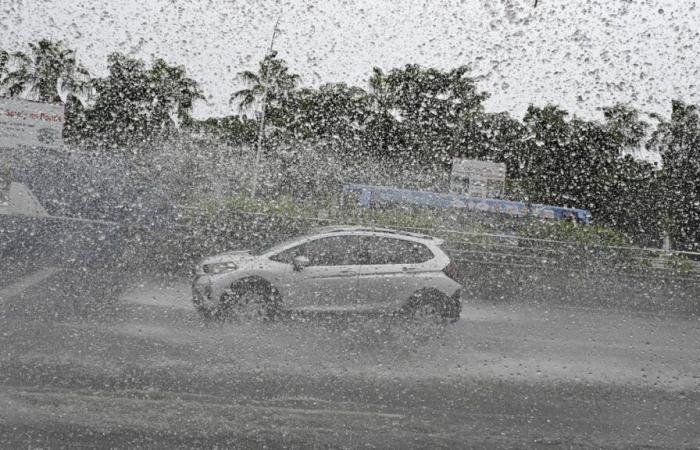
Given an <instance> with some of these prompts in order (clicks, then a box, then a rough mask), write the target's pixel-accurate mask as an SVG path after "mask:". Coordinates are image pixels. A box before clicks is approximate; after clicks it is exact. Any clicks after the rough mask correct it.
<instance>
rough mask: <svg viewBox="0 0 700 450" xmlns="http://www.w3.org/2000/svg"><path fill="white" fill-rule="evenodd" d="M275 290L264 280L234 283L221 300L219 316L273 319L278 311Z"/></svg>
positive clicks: (255, 319)
mask: <svg viewBox="0 0 700 450" xmlns="http://www.w3.org/2000/svg"><path fill="white" fill-rule="evenodd" d="M278 309H279V300H278V295H276V292H275V290H274V289H273V288H272V287H271V286H270V285H269V284H268V283H267V282H265V281H264V280H259V279H249V280H243V281H241V282H238V283H236V284H234V285H232V286H231V287H230V288H229V289H228V290H226V291H225V292H224V293H223V294H222V296H221V300H220V302H219V307H218V309H217V313H216V315H217V317H218V318H221V319H224V318H233V319H238V320H243V321H264V320H272V319H274V318H275V316H276V315H277V313H278Z"/></svg>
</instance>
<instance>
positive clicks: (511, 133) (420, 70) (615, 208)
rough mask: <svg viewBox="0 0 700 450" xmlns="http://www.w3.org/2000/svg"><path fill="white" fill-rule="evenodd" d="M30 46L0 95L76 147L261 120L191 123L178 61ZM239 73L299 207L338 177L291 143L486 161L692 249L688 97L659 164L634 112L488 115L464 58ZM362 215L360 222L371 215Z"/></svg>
mask: <svg viewBox="0 0 700 450" xmlns="http://www.w3.org/2000/svg"><path fill="white" fill-rule="evenodd" d="M28 48H29V50H28V51H27V52H26V53H24V52H11V51H9V50H7V49H0V95H5V96H25V97H27V98H32V99H36V100H40V101H46V102H64V103H65V105H66V127H65V137H66V138H67V139H71V140H73V141H74V142H80V143H92V144H95V146H99V147H103V148H108V149H109V148H113V149H117V148H119V149H123V148H129V149H130V150H132V151H133V152H134V153H136V154H139V152H141V151H145V149H148V148H151V147H153V144H154V143H156V142H158V141H160V140H163V138H167V137H168V136H170V135H172V134H175V133H178V132H179V131H178V129H183V128H184V129H186V130H187V131H188V132H194V134H195V135H196V134H198V133H199V134H202V135H208V136H213V137H214V138H215V139H218V140H220V141H223V142H225V143H228V144H232V145H240V144H250V143H253V142H254V141H255V138H256V136H257V134H258V129H259V128H260V126H261V125H263V124H261V123H259V122H258V121H257V120H253V119H249V118H247V117H245V116H244V115H243V114H240V115H238V116H229V117H224V118H209V119H205V120H200V121H197V120H194V119H193V118H192V117H191V112H192V108H193V105H194V103H195V102H196V101H198V100H201V99H203V95H202V92H201V91H200V89H199V86H198V84H197V83H196V82H195V81H194V80H193V79H191V78H189V77H188V76H187V72H186V70H185V68H184V67H180V66H171V65H169V64H168V63H167V62H165V61H164V60H162V59H158V60H155V61H154V62H153V64H152V65H151V66H147V65H146V64H145V63H144V62H143V61H141V60H139V59H134V58H130V57H127V56H125V55H122V54H119V53H114V54H112V55H110V56H109V57H108V60H107V63H108V75H107V76H106V77H104V78H97V79H91V78H90V76H89V74H88V72H87V71H86V70H85V69H84V67H83V66H82V65H81V64H80V63H79V62H78V60H77V57H76V54H75V51H73V50H71V49H69V48H66V46H65V45H64V44H63V43H62V42H61V41H50V40H47V39H42V40H40V41H38V42H36V43H31V44H29V46H28ZM239 75H240V78H241V79H242V80H243V81H244V82H245V83H246V87H245V88H244V89H241V90H239V91H237V92H235V93H233V95H232V96H231V101H232V102H235V103H237V106H238V112H239V113H242V112H244V111H248V112H250V111H251V110H253V109H255V108H256V107H258V104H260V105H263V104H264V105H266V110H265V111H261V112H265V116H266V120H268V123H269V124H271V125H272V132H271V133H269V135H265V137H266V142H265V151H266V153H267V154H268V155H272V156H273V157H274V156H275V155H276V154H278V156H279V158H278V159H279V160H280V161H281V163H280V171H281V172H282V173H283V175H284V176H283V178H284V179H285V180H286V181H285V182H286V187H285V186H282V187H281V188H280V189H281V191H280V192H281V193H283V194H285V195H290V197H289V198H292V197H291V196H292V195H294V198H295V200H296V201H297V202H298V201H299V200H300V198H298V197H299V196H298V195H296V194H297V192H296V191H298V190H300V189H302V190H303V189H306V190H307V191H309V192H312V193H313V194H312V195H313V196H314V197H316V196H317V192H316V191H317V188H318V187H319V186H318V185H320V186H321V187H324V186H325V187H327V189H333V188H335V187H336V186H334V185H333V183H336V184H337V182H338V180H336V179H334V180H332V181H329V180H328V179H326V178H323V177H316V179H315V182H314V183H315V184H316V185H315V186H311V185H310V184H309V182H308V178H309V177H306V178H307V181H304V180H303V179H300V177H301V176H297V175H295V173H294V170H293V169H294V167H292V166H293V165H294V164H303V162H302V160H301V159H299V158H295V157H283V156H282V153H283V152H284V150H283V149H284V148H285V147H286V146H287V144H288V143H290V142H302V143H304V142H312V141H313V142H332V143H333V144H334V145H335V146H336V147H339V148H341V149H342V151H343V152H344V153H345V156H347V157H348V159H350V160H352V159H354V160H355V161H363V160H364V159H363V158H367V157H371V158H372V160H374V161H377V160H379V161H386V162H391V163H392V164H395V163H396V162H399V163H401V164H402V165H403V166H404V167H405V168H407V169H408V170H412V171H414V172H415V171H417V170H418V169H423V168H439V169H440V170H442V171H446V170H448V168H449V166H450V162H451V159H452V158H453V157H467V158H477V159H488V160H494V161H498V162H505V163H506V164H507V167H508V186H507V187H508V189H507V192H508V195H509V196H510V197H511V198H513V199H517V200H522V201H525V202H531V203H544V204H551V205H559V206H571V207H577V208H585V209H588V210H590V211H591V213H592V214H593V217H594V220H595V221H596V224H598V225H600V226H602V227H605V229H609V228H610V229H614V230H616V231H617V232H618V233H621V234H622V235H624V236H627V237H628V238H630V239H632V240H633V241H634V242H635V243H636V244H639V245H645V246H658V245H659V241H660V236H661V235H662V234H663V233H668V235H670V237H671V241H672V243H673V245H674V247H676V248H680V249H686V250H700V244H699V243H700V153H699V152H700V108H699V107H698V106H696V105H689V104H685V103H683V102H680V101H674V102H673V104H672V114H671V117H670V118H669V119H665V118H661V117H656V119H657V120H658V121H659V124H658V125H657V127H656V129H655V130H654V131H653V133H652V137H651V139H650V140H649V142H648V143H647V148H648V149H649V150H651V151H656V152H658V153H659V154H660V155H661V157H662V159H663V166H662V168H660V169H659V168H657V167H655V166H653V165H651V164H649V163H647V162H644V161H640V160H638V159H636V158H633V157H632V156H629V155H630V154H631V153H633V152H635V151H637V150H639V149H641V148H642V146H643V145H644V140H645V138H646V136H647V135H648V130H649V124H648V123H646V122H644V121H642V120H641V119H640V115H639V112H638V111H636V110H635V109H633V108H631V107H629V106H627V105H612V106H608V107H605V108H601V111H602V120H600V121H592V120H582V119H580V118H577V117H571V116H570V115H569V114H568V113H567V111H565V110H563V109H561V108H559V107H557V106H554V105H547V106H544V107H535V106H530V107H529V108H528V110H527V113H526V114H525V116H524V117H523V119H522V120H518V119H516V118H513V117H511V116H510V115H509V114H508V113H487V112H485V111H484V108H483V103H484V101H485V100H486V99H487V97H488V94H487V93H485V92H481V91H479V89H478V86H477V83H476V79H475V78H474V77H472V76H471V75H470V70H469V68H468V67H467V66H460V67H456V68H454V69H449V70H438V69H434V68H425V67H421V66H419V65H415V64H408V65H406V66H404V67H402V68H397V69H393V70H390V71H388V72H384V71H382V70H381V69H378V68H375V69H374V70H373V71H372V73H371V74H370V78H369V83H368V86H367V87H366V88H362V87H356V86H348V85H346V84H344V83H331V84H325V85H322V86H320V87H318V88H310V87H305V88H301V89H299V88H298V85H299V76H298V75H296V74H294V73H293V72H292V71H291V70H290V68H289V67H288V66H287V63H286V62H285V61H284V60H283V59H281V58H279V57H278V55H277V54H276V53H274V52H272V53H270V54H268V55H266V56H265V57H264V58H263V60H262V61H261V62H260V64H259V66H258V68H257V70H256V71H242V72H240V73H239ZM263 98H264V100H265V101H263ZM260 109H262V108H260ZM285 158H286V159H289V160H290V161H291V162H288V161H286V160H285V161H283V160H284V159H285ZM302 172H303V171H302ZM306 173H307V172H303V174H306ZM312 178H313V177H312ZM336 178H337V177H336ZM283 184H284V183H283ZM232 201H233V200H232ZM237 201H242V200H241V199H239V200H237ZM289 201H290V202H291V200H289ZM246 205H247V204H244V206H245V207H246V208H248V207H250V208H252V209H256V210H258V209H260V208H262V210H263V211H265V210H267V209H266V208H273V210H274V208H282V210H286V209H285V208H287V209H289V211H291V212H297V213H299V214H305V212H304V211H297V210H295V209H294V208H298V207H299V206H292V205H296V203H294V202H291V203H285V202H284V201H282V200H280V201H278V202H277V203H276V206H274V207H273V206H271V205H255V207H253V206H251V205H247V206H246ZM290 208H291V209H290ZM371 214H375V212H372V213H369V214H368V215H367V219H368V220H374V219H372V218H371V217H369V216H370V215H371ZM376 214H379V213H376ZM377 220H379V221H380V222H381V221H384V220H385V218H382V217H378V218H377ZM401 220H404V219H401ZM405 220H409V219H405ZM410 220H413V219H410ZM419 220H423V219H419ZM577 233H578V231H577ZM580 238H581V239H586V237H585V236H580Z"/></svg>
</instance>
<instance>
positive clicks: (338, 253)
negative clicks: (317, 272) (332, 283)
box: [271, 236, 367, 266]
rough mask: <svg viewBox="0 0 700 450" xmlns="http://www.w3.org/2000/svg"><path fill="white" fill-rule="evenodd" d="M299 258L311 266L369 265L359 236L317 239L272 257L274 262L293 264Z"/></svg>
mask: <svg viewBox="0 0 700 450" xmlns="http://www.w3.org/2000/svg"><path fill="white" fill-rule="evenodd" d="M297 256H306V257H307V258H309V265H310V266H347V265H361V264H367V262H366V261H367V257H366V255H363V254H362V241H361V239H360V237H358V236H332V237H327V238H321V239H315V240H313V241H309V242H306V243H304V244H301V245H298V246H296V247H293V248H290V249H287V250H285V251H283V252H281V253H278V254H277V255H274V256H272V257H271V259H272V260H273V261H278V262H281V263H285V264H291V263H292V262H293V261H294V258H296V257H297Z"/></svg>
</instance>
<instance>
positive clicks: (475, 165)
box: [450, 158, 506, 198]
mask: <svg viewBox="0 0 700 450" xmlns="http://www.w3.org/2000/svg"><path fill="white" fill-rule="evenodd" d="M505 180H506V165H505V164H503V163H495V162H491V161H479V160H476V159H458V158H455V159H453V160H452V174H451V176H450V192H452V193H455V194H462V195H466V196H468V197H479V198H498V197H500V196H501V195H503V185H504V183H505Z"/></svg>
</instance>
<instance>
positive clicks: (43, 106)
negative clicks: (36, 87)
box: [0, 98, 65, 148]
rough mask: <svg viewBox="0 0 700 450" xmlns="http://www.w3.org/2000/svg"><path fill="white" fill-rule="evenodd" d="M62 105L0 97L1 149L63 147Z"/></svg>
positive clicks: (63, 118) (63, 116)
mask: <svg viewBox="0 0 700 450" xmlns="http://www.w3.org/2000/svg"><path fill="white" fill-rule="evenodd" d="M64 122H65V115H64V111H63V105H62V104H56V103H41V102H33V101H29V100H20V99H15V98H0V148H8V147H9V148H12V147H18V146H33V147H45V148H60V147H62V146H63V123H64Z"/></svg>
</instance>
